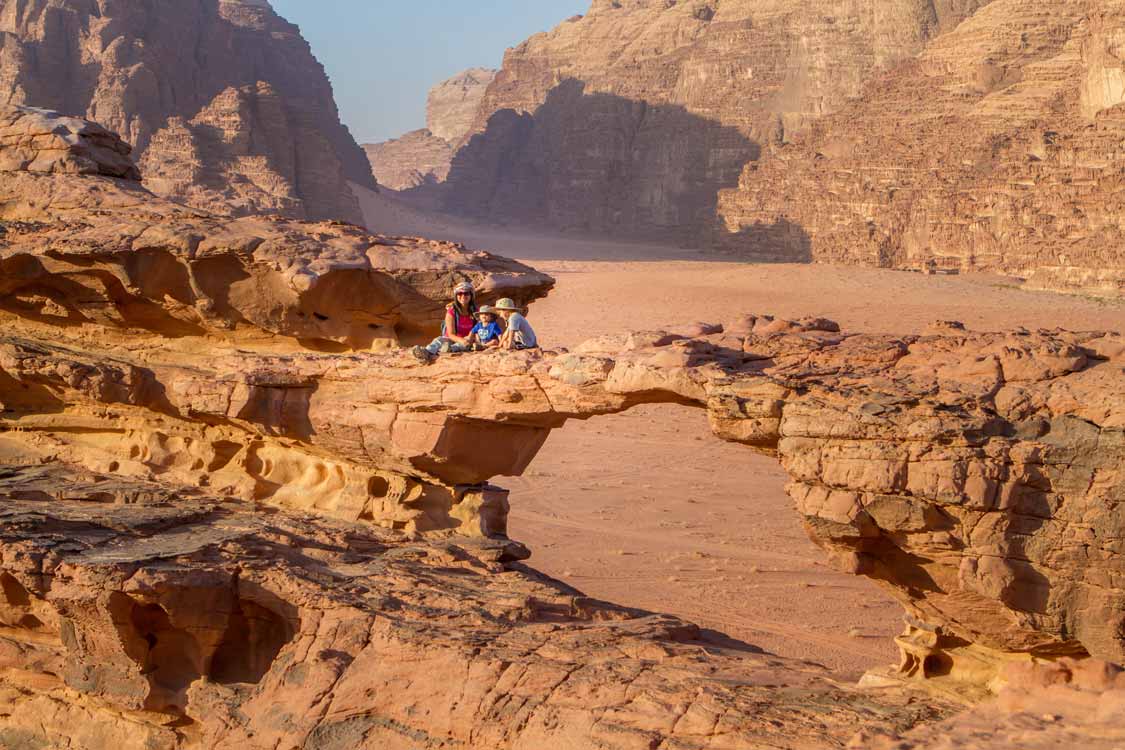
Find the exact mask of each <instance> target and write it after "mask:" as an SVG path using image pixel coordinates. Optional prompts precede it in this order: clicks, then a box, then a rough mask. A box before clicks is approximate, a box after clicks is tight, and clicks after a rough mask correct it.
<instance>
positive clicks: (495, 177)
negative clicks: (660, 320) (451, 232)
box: [431, 0, 986, 243]
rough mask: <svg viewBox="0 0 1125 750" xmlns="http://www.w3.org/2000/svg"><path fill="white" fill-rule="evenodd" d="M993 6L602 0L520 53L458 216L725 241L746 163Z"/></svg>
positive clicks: (467, 176)
mask: <svg viewBox="0 0 1125 750" xmlns="http://www.w3.org/2000/svg"><path fill="white" fill-rule="evenodd" d="M985 1H986V0H969V1H967V2H965V1H958V2H945V1H943V2H926V3H919V2H916V1H915V0H881V1H880V2H876V3H854V2H845V1H841V0H818V1H817V2H794V1H793V0H772V1H771V2H760V1H759V0H723V2H721V3H720V2H717V0H693V1H692V2H666V1H665V0H622V1H618V0H612V1H611V0H595V1H594V2H593V3H592V4H591V7H590V10H589V12H588V13H587V14H586V15H585V16H578V17H575V18H571V19H569V20H568V21H565V22H563V23H562V24H560V25H559V26H557V27H556V28H555V29H553V30H551V31H550V32H547V33H544V34H537V35H535V36H533V37H531V38H530V39H528V40H527V41H525V42H523V43H522V44H520V45H518V46H516V47H514V48H512V49H510V50H508V52H507V53H506V55H505V59H504V64H503V67H502V69H501V70H500V72H499V73H498V74H497V76H496V79H495V81H493V82H492V84H491V85H490V86H489V87H488V90H487V92H486V94H485V97H484V100H483V102H482V104H481V106H480V108H479V109H478V111H477V116H476V120H475V122H474V125H473V129H472V132H473V133H474V134H475V135H473V137H472V138H471V140H469V141H468V142H467V143H466V144H465V146H463V147H462V148H461V149H460V150H459V151H458V153H457V155H456V156H455V158H454V161H453V166H452V168H451V171H450V175H449V179H448V182H447V187H448V190H447V191H446V192H443V193H442V196H443V200H444V206H445V209H446V210H448V211H451V212H454V213H460V214H465V215H469V216H473V217H478V218H481V219H484V220H489V221H497V220H499V221H504V222H512V223H522V224H533V225H537V226H541V227H548V228H555V229H566V230H575V231H589V232H595V233H598V234H599V235H605V234H612V235H635V236H645V237H653V238H659V239H661V240H663V241H677V240H678V241H684V242H692V243H698V242H701V241H710V240H711V239H712V232H713V230H714V228H715V205H716V197H717V193H718V191H719V190H720V189H722V188H729V187H734V186H736V185H737V183H738V176H739V174H740V172H741V171H742V168H743V165H745V164H746V163H747V162H750V161H753V160H756V159H757V158H758V157H759V155H760V154H761V153H762V151H763V150H764V149H768V148H769V147H770V146H771V145H772V144H775V143H779V142H782V141H784V140H787V139H788V138H789V137H790V135H791V134H792V133H794V132H796V131H799V130H801V129H803V128H805V127H807V125H808V124H809V123H810V122H811V121H814V120H815V119H816V118H818V117H821V116H823V115H824V114H825V113H827V112H832V111H834V110H836V109H837V108H839V107H840V106H841V105H842V104H843V103H844V102H845V101H847V99H848V98H849V97H851V96H854V95H856V94H858V93H859V92H860V91H861V87H862V84H863V83H864V81H865V80H867V79H868V78H869V77H870V76H871V75H872V74H873V73H874V72H875V71H878V70H882V69H885V68H887V67H888V66H891V65H893V64H894V63H896V62H898V61H901V60H904V59H907V58H909V57H911V56H913V55H915V54H917V53H918V52H919V51H920V50H921V49H922V48H923V46H924V45H925V43H926V42H927V41H928V40H929V39H931V38H933V37H934V36H935V35H937V34H938V33H940V32H943V31H945V30H947V29H950V28H953V27H954V26H956V24H957V23H958V22H959V21H960V20H961V19H963V18H965V17H966V16H968V15H969V14H971V13H973V12H974V11H975V10H976V9H977V8H979V7H981V6H982V5H984V4H985ZM431 129H434V128H432V127H431Z"/></svg>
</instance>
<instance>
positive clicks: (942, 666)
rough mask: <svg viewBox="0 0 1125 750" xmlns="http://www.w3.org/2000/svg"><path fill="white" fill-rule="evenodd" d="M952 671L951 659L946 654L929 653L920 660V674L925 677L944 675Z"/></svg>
mask: <svg viewBox="0 0 1125 750" xmlns="http://www.w3.org/2000/svg"><path fill="white" fill-rule="evenodd" d="M952 671H953V659H951V658H950V657H949V656H948V655H946V654H930V655H929V656H927V657H926V658H925V660H924V661H923V662H922V674H924V675H925V676H926V677H944V676H945V675H947V674H949V673H950V672H952Z"/></svg>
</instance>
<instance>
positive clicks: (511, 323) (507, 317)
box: [495, 297, 539, 349]
mask: <svg viewBox="0 0 1125 750" xmlns="http://www.w3.org/2000/svg"><path fill="white" fill-rule="evenodd" d="M495 309H496V311H497V312H498V313H500V317H501V318H503V319H504V323H505V325H506V326H507V328H506V329H505V330H504V335H503V336H501V337H500V348H501V349H534V348H535V347H537V346H539V341H538V340H537V339H536V338H535V331H534V330H533V329H532V328H531V324H530V323H528V322H527V318H525V317H524V316H523V314H524V309H523V308H522V307H516V303H515V301H514V300H512V299H511V298H509V297H505V298H504V299H502V300H500V301H499V302H497V303H496V308H495Z"/></svg>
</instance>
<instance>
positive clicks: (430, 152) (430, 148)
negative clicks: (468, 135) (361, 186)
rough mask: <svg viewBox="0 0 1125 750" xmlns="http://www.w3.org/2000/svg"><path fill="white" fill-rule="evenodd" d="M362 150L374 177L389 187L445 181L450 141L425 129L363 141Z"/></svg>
mask: <svg viewBox="0 0 1125 750" xmlns="http://www.w3.org/2000/svg"><path fill="white" fill-rule="evenodd" d="M363 150H364V151H365V152H366V153H367V160H368V161H369V162H371V174H373V175H374V176H375V180H376V181H377V182H378V183H379V185H380V186H381V187H387V188H390V189H391V190H409V189H411V188H416V187H419V186H421V185H427V184H435V183H438V182H444V181H445V178H446V176H447V175H448V174H449V162H450V160H451V159H452V158H453V147H452V146H450V145H449V142H448V141H445V140H442V139H441V138H438V137H437V136H435V135H434V134H433V133H432V132H430V131H429V130H426V129H425V128H423V129H421V130H412V131H410V132H409V133H407V134H406V135H404V136H402V137H401V138H394V139H392V140H389V141H382V142H381V143H365V144H363Z"/></svg>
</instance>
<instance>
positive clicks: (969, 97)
mask: <svg viewBox="0 0 1125 750" xmlns="http://www.w3.org/2000/svg"><path fill="white" fill-rule="evenodd" d="M1123 29H1125V4H1123V3H1121V2H1118V1H1117V0H1114V1H1112V2H1085V1H1078V2H1070V1H1066V2H1045V3H1044V2H1029V1H1028V0H998V1H997V2H994V3H992V4H990V5H989V6H987V7H985V8H983V9H982V10H980V11H979V12H978V13H977V14H976V15H975V16H973V17H972V18H971V19H969V20H968V21H966V22H965V23H964V24H962V25H961V26H960V27H959V28H957V29H956V30H955V31H953V32H952V33H950V34H947V35H945V36H943V37H941V38H940V39H937V40H936V41H934V42H933V43H932V44H931V45H930V46H929V47H928V48H927V49H926V51H925V52H924V53H923V54H922V55H921V56H920V57H919V58H918V59H917V60H915V61H912V62H910V63H908V64H905V65H903V66H901V67H899V68H897V69H896V70H894V71H892V72H891V73H889V74H887V75H885V76H883V77H881V78H879V79H878V80H877V81H875V82H874V83H872V85H870V86H869V87H868V88H867V89H866V90H865V91H864V93H863V95H862V96H861V97H860V98H858V99H857V100H855V101H854V102H852V103H850V104H849V105H847V106H846V107H845V108H844V109H843V110H841V111H840V112H839V113H838V114H837V115H834V116H830V117H828V118H826V119H824V120H822V121H821V122H819V123H817V124H816V125H814V126H813V128H812V130H811V132H809V133H808V134H807V135H806V136H803V137H801V138H799V139H798V141H797V143H795V144H792V145H787V146H785V147H783V148H779V149H777V150H776V153H775V154H774V155H772V157H771V158H769V159H766V160H763V161H762V162H761V163H760V164H755V165H751V166H749V167H748V168H747V169H746V171H745V172H744V173H743V175H742V179H741V181H740V184H739V186H738V188H737V189H731V190H727V191H724V192H723V193H722V195H721V198H720V202H719V212H720V213H721V215H722V218H723V227H722V229H723V231H722V232H720V236H722V237H724V238H725V243H724V244H726V246H727V247H729V248H730V249H731V250H732V251H733V252H735V253H738V254H740V255H742V256H743V257H747V258H755V257H756V258H774V259H788V260H808V259H810V258H811V259H812V260H816V261H827V262H833V263H856V264H865V265H878V266H885V267H891V268H912V269H920V270H936V271H942V270H946V271H986V272H997V273H1006V274H1013V275H1017V276H1021V277H1028V278H1029V279H1030V282H1031V283H1032V284H1034V285H1038V286H1043V287H1048V288H1055V289H1063V290H1085V291H1093V292H1097V293H1105V294H1119V293H1121V292H1122V291H1123V290H1125V231H1123V230H1125V225H1123V224H1122V216H1123V215H1125V210H1123V208H1125V207H1123V206H1122V205H1121V199H1120V194H1121V191H1120V184H1121V171H1122V165H1123V162H1122V154H1121V149H1120V143H1121V141H1122V138H1123V136H1125V109H1123V108H1122V106H1121V105H1122V102H1123V101H1125V93H1123V91H1125V89H1122V86H1121V81H1122V80H1123V79H1122V76H1123V75H1125V73H1123V71H1125V62H1123V61H1122V54H1121V50H1120V46H1121V41H1120V40H1121V35H1122V33H1123V32H1122V30H1123ZM777 222H785V223H789V224H791V225H794V226H798V227H800V229H801V232H800V233H799V235H793V236H790V237H787V238H783V241H779V242H774V243H770V244H767V243H761V242H757V241H756V240H755V227H761V226H769V225H772V224H774V223H777Z"/></svg>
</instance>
